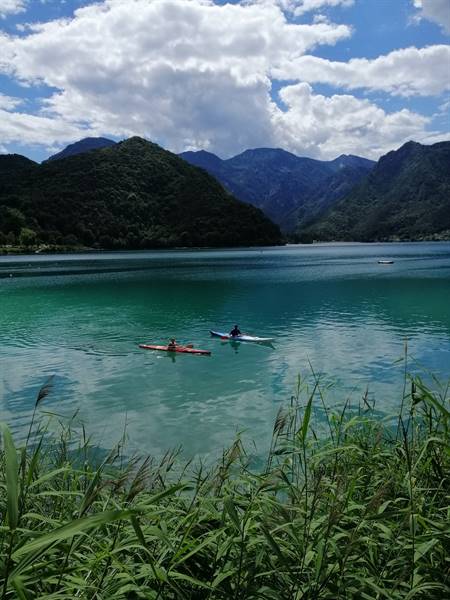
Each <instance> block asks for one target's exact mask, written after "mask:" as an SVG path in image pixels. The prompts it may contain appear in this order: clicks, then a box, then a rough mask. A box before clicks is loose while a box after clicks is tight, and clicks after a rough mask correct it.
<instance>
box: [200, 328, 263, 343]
mask: <svg viewBox="0 0 450 600" xmlns="http://www.w3.org/2000/svg"><path fill="white" fill-rule="evenodd" d="M210 334H211V335H215V336H216V337H220V339H222V340H232V341H235V342H259V343H264V342H266V343H267V342H273V338H263V337H256V336H254V335H230V334H229V333H222V332H221V331H211V330H210Z"/></svg>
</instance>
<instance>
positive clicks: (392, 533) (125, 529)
mask: <svg viewBox="0 0 450 600" xmlns="http://www.w3.org/2000/svg"><path fill="white" fill-rule="evenodd" d="M408 388H409V389H408ZM48 391H49V387H48V386H47V387H45V388H44V390H43V391H42V392H41V393H40V395H39V396H38V400H37V403H39V402H41V401H42V400H44V399H45V395H46V394H47V393H48ZM324 402H325V400H324V398H323V395H322V390H321V387H320V384H319V382H318V381H317V380H316V383H315V385H314V386H313V387H312V388H311V387H308V386H307V385H304V384H303V383H302V381H299V385H298V390H297V394H296V395H295V396H294V397H293V398H292V400H291V403H290V405H289V406H288V407H286V409H284V410H281V411H280V412H279V414H278V416H277V419H276V422H275V425H274V429H273V439H272V444H271V447H270V451H269V455H268V457H267V460H266V462H265V467H264V469H262V470H260V471H255V470H254V469H251V468H250V467H249V463H248V460H247V458H246V454H245V449H244V448H243V447H242V444H241V443H240V441H239V440H238V441H236V443H235V444H233V446H232V447H231V448H230V449H229V450H228V451H227V452H225V453H224V455H223V457H222V459H221V460H220V461H218V463H217V464H216V465H215V466H214V467H213V468H209V469H206V468H204V467H201V466H199V467H197V468H193V467H192V465H190V466H189V468H186V469H183V470H180V469H179V468H177V469H175V470H174V469H173V467H174V464H177V462H178V461H179V459H178V458H177V457H176V455H174V454H170V453H168V454H167V455H166V456H165V457H164V458H163V459H162V460H161V461H159V462H155V461H153V460H150V459H146V460H143V461H140V462H139V461H137V460H129V461H128V462H125V461H124V459H123V455H122V453H121V451H120V448H117V449H114V450H113V451H112V452H111V453H110V454H109V455H108V456H107V457H106V458H105V459H104V460H103V462H101V463H100V464H99V463H98V461H96V460H94V459H93V458H92V453H91V452H90V448H89V444H88V441H87V440H86V439H85V436H83V437H82V441H81V442H80V444H79V448H78V451H77V452H73V450H71V448H72V447H73V442H74V435H76V434H74V432H73V431H72V428H71V427H70V426H69V427H64V428H62V430H61V434H60V439H59V441H58V443H52V444H48V443H46V442H45V441H44V437H45V436H44V432H43V431H42V429H41V428H40V424H39V419H37V425H36V424H35V418H34V416H33V421H32V425H31V427H30V433H29V435H28V437H27V442H26V445H25V447H24V448H23V449H22V450H17V449H16V448H15V446H14V441H13V438H12V436H11V434H10V432H9V430H8V428H7V427H6V426H5V427H4V428H3V433H2V440H3V443H2V452H1V456H0V516H1V528H0V584H1V587H0V594H1V599H2V600H5V599H7V598H20V599H21V600H26V599H28V600H29V599H32V598H39V599H44V598H48V599H50V598H51V599H63V598H67V599H68V598H70V599H73V598H82V599H86V600H87V599H89V600H97V599H98V600H100V599H104V600H110V599H114V598H117V599H118V598H124V599H125V598H126V599H130V600H131V599H133V600H134V599H138V598H145V599H154V600H159V599H160V600H165V599H167V600H171V599H174V600H175V599H177V600H182V599H183V600H185V599H199V600H200V599H201V600H203V599H204V600H215V599H227V600H230V599H235V600H238V599H239V600H244V599H246V600H250V599H252V600H253V599H267V600H269V599H273V600H275V599H280V600H281V599H283V600H286V599H292V600H301V599H302V600H303V599H304V600H306V599H319V598H329V599H333V600H336V599H339V598H342V599H344V598H345V599H347V598H348V599H363V598H364V599H382V598H389V599H391V600H395V599H403V600H409V599H410V598H417V599H427V600H428V599H434V598H435V599H438V598H439V599H441V598H447V597H450V526H449V523H450V468H449V467H450V442H449V425H450V423H449V418H450V412H449V409H450V406H449V404H450V401H449V395H448V388H445V389H440V388H437V389H435V390H430V389H428V388H427V387H426V386H425V385H424V384H423V383H422V381H421V380H420V379H418V378H414V379H411V381H410V384H409V386H408V387H407V388H405V394H404V399H403V402H402V403H401V404H402V413H401V414H400V415H399V416H398V422H393V421H392V420H391V421H389V422H382V421H380V420H379V419H376V418H375V417H374V416H373V414H372V413H371V411H370V409H368V407H367V402H365V403H363V404H362V406H361V407H360V408H359V409H358V410H350V409H349V408H348V407H344V409H343V410H342V411H341V413H339V414H332V413H331V412H330V411H328V409H327V410H326V412H325V414H326V417H327V426H328V428H329V432H328V433H329V434H328V435H327V436H326V438H325V439H324V438H323V436H317V435H316V433H315V431H314V419H313V418H312V415H313V412H314V408H315V407H316V406H318V405H319V406H322V407H323V408H324V409H325V408H326V405H325V404H324ZM30 440H31V442H30ZM124 464H125V466H124ZM175 472H176V473H178V475H175V474H174V473H175ZM180 473H181V474H180Z"/></svg>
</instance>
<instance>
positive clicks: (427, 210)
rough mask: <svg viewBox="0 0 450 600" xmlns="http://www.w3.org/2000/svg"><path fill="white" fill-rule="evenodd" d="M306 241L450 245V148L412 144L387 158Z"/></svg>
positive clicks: (303, 231)
mask: <svg viewBox="0 0 450 600" xmlns="http://www.w3.org/2000/svg"><path fill="white" fill-rule="evenodd" d="M298 234H299V238H300V239H301V240H303V241H311V240H314V239H317V240H321V241H331V240H344V241H378V240H379V241H384V240H410V239H412V240H420V239H450V142H438V143H436V144H433V145H431V146H424V145H422V144H418V143H417V142H408V143H406V144H404V145H403V146H402V147H401V148H399V149H398V150H396V151H392V152H389V153H388V154H386V155H385V156H382V157H381V158H380V160H379V161H378V163H377V164H376V166H375V167H374V168H373V169H372V170H371V172H370V173H369V174H368V175H367V177H365V178H364V179H363V180H362V181H361V182H360V184H359V185H357V186H355V187H354V188H353V189H352V190H351V191H350V192H349V193H348V194H347V195H346V196H345V197H344V198H343V199H342V200H340V201H338V202H336V203H335V204H334V206H333V207H332V208H331V209H330V210H329V211H328V212H327V213H326V214H325V215H323V217H322V218H321V219H319V220H318V221H317V222H315V223H313V224H312V225H310V226H309V227H306V228H305V227H302V226H301V225H299V227H298Z"/></svg>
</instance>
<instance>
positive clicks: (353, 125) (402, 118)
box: [274, 83, 429, 158]
mask: <svg viewBox="0 0 450 600" xmlns="http://www.w3.org/2000/svg"><path fill="white" fill-rule="evenodd" d="M280 96H281V99H282V100H283V102H284V104H285V105H286V107H287V110H286V111H285V112H281V111H279V112H277V113H276V115H275V116H274V122H275V127H276V134H277V136H278V139H279V140H280V141H281V140H283V143H284V147H286V148H287V149H289V150H291V151H292V152H296V153H306V154H308V155H310V156H314V155H317V156H318V157H320V158H334V157H336V156H338V155H339V154H342V153H346V152H349V149H351V152H352V154H360V155H362V156H367V157H368V158H378V157H379V156H380V155H381V154H385V153H386V152H388V151H389V150H391V149H392V148H393V147H397V146H400V145H402V144H403V143H405V142H406V141H408V140H410V139H415V140H418V141H420V140H422V139H423V138H424V136H426V135H427V134H426V131H425V127H426V125H427V124H428V122H429V120H428V119H427V118H426V117H424V116H422V115H419V114H417V113H413V112H411V111H409V110H401V111H398V112H394V113H390V114H389V113H386V112H385V111H384V110H382V109H381V108H379V107H378V106H376V105H375V104H373V103H371V102H369V100H361V99H358V98H355V97H354V96H349V95H334V96H331V97H326V96H322V95H320V94H314V93H313V91H312V88H311V86H310V85H309V84H307V83H298V84H295V85H290V86H287V87H285V88H283V89H282V90H281V92H280Z"/></svg>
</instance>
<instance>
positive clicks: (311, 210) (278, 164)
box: [180, 148, 375, 232]
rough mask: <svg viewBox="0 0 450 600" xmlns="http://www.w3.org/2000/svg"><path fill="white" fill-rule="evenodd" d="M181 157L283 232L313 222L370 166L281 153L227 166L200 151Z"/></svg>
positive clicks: (248, 156) (270, 151) (350, 159)
mask: <svg viewBox="0 0 450 600" xmlns="http://www.w3.org/2000/svg"><path fill="white" fill-rule="evenodd" d="M180 156H181V157H182V158H184V159H185V160H187V161H188V162H190V163H191V164H194V165H196V166H198V167H201V168H203V169H205V170H206V171H208V173H210V174H211V175H213V176H214V177H216V178H217V179H218V180H219V181H220V182H221V183H222V184H223V185H224V186H225V187H226V188H227V189H228V190H229V191H230V192H231V193H232V194H233V195H235V196H236V197H237V198H239V199H240V200H243V201H244V202H248V203H249V204H253V205H254V206H257V207H258V208H261V210H263V212H264V213H265V214H266V215H267V216H268V217H270V218H271V219H272V220H273V221H274V222H276V223H278V224H279V225H280V226H281V228H282V229H283V230H284V231H287V232H289V231H293V230H295V229H296V227H297V226H298V225H299V223H300V224H307V223H310V222H311V221H312V220H313V219H315V218H317V217H318V216H319V215H320V214H322V213H323V212H324V211H325V210H326V209H327V208H328V207H329V206H331V205H332V204H333V203H334V202H336V201H337V200H339V199H340V198H342V197H343V195H345V194H346V193H347V192H348V191H349V190H350V189H351V188H352V187H353V186H354V185H356V184H357V183H359V181H361V179H362V178H363V177H364V176H365V175H367V173H368V172H369V171H370V170H371V169H372V167H373V166H374V165H375V162H374V161H371V160H368V159H366V158H361V157H359V156H353V155H341V156H339V157H338V158H336V159H334V160H331V161H320V160H316V159H312V158H306V157H299V156H296V155H295V154H292V153H291V152H287V151H286V150H282V149H280V148H256V149H252V150H245V151H244V152H242V153H241V154H238V155H237V156H234V157H232V158H229V159H226V160H222V159H221V158H219V157H218V156H216V155H215V154H212V153H209V152H206V151H204V150H200V151H198V152H192V151H189V152H183V153H181V154H180Z"/></svg>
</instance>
